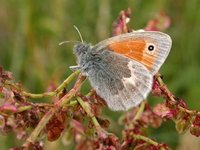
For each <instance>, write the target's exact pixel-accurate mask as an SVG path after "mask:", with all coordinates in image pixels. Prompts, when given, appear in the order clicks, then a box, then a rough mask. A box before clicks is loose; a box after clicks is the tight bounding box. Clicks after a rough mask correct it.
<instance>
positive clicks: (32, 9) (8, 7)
mask: <svg viewBox="0 0 200 150" xmlns="http://www.w3.org/2000/svg"><path fill="white" fill-rule="evenodd" d="M128 7H130V8H131V9H132V16H131V22H130V24H129V26H130V27H133V28H134V29H141V28H144V27H145V25H146V23H147V21H148V20H151V19H153V18H154V17H155V15H156V14H158V13H159V12H160V11H164V12H165V13H166V14H167V15H168V16H169V17H170V18H171V26H170V28H169V29H168V30H167V31H166V32H167V33H168V34H169V35H170V36H171V37H172V40H173V47H172V50H171V53H170V55H169V57H168V59H167V61H166V63H165V64H164V65H163V67H162V69H161V71H160V72H161V74H163V75H164V80H165V82H166V83H167V85H168V86H169V88H170V89H171V90H172V91H173V93H175V95H176V96H178V97H182V98H184V99H185V100H186V102H187V103H188V105H189V107H190V108H192V109H196V110H200V96H199V93H200V78H199V75H200V41H199V40H200V1H199V0H123V1H122V0H121V1H120V0H43V1H42V0H34V1H31V0H1V1H0V64H1V65H2V66H3V67H4V68H5V69H6V70H9V71H11V72H13V74H14V78H15V79H16V81H19V82H21V83H22V84H23V86H24V87H25V88H26V89H27V90H28V91H31V92H33V93H38V92H39V93H40V92H43V91H45V90H46V89H47V87H48V85H49V84H50V83H51V82H54V83H56V84H59V83H61V82H62V81H63V80H64V79H65V78H66V77H67V76H68V75H69V74H70V73H71V71H70V70H69V68H68V67H69V66H71V65H75V64H76V61H75V56H74V55H73V52H72V48H73V44H65V45H62V46H58V43H60V42H61V41H64V40H79V37H78V34H77V32H76V31H75V30H74V28H73V25H76V26H77V27H78V28H79V30H80V32H81V34H82V36H83V38H84V40H85V41H87V42H89V43H93V44H95V43H97V42H98V41H101V40H103V39H105V38H108V37H110V36H111V29H112V23H113V21H114V20H115V19H116V18H117V16H118V14H119V12H120V11H121V10H123V9H127V8H128ZM152 100H153V98H152ZM104 115H105V117H106V118H109V119H110V120H112V125H111V128H110V131H112V132H115V133H117V134H121V133H120V132H119V128H120V129H121V127H120V126H119V125H117V119H118V118H119V115H120V113H113V112H112V111H109V110H106V111H105V112H104ZM149 132H150V133H151V136H152V137H153V138H155V139H156V140H157V141H161V142H164V143H167V144H168V145H169V146H171V147H172V148H173V149H180V150H184V149H185V150H186V149H187V146H185V145H191V146H193V150H196V149H200V140H199V139H197V138H195V137H193V136H190V135H189V134H187V133H186V134H184V135H181V136H179V135H178V133H177V132H176V131H175V127H174V123H172V122H166V123H164V125H163V126H162V127H161V128H159V129H156V130H150V131H149ZM184 140H185V141H184ZM17 143H18V142H17V141H16V140H15V135H12V134H11V135H9V136H1V137H0V149H1V150H4V149H8V147H10V146H16V145H17ZM49 145H51V146H50V147H51V148H48V149H56V147H57V148H58V145H59V147H60V149H62V148H61V147H63V148H64V146H62V144H61V142H54V143H49Z"/></svg>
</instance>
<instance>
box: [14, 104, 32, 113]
mask: <svg viewBox="0 0 200 150" xmlns="http://www.w3.org/2000/svg"><path fill="white" fill-rule="evenodd" d="M31 108H32V106H31V105H29V106H21V107H19V108H18V109H17V110H18V112H23V111H26V110H30V109H31Z"/></svg>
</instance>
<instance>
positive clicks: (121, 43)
mask: <svg viewBox="0 0 200 150" xmlns="http://www.w3.org/2000/svg"><path fill="white" fill-rule="evenodd" d="M171 45H172V40H171V38H170V36H169V35H167V34H165V33H162V32H158V31H143V32H141V31H134V32H131V33H126V34H121V35H118V36H115V37H111V38H108V39H105V40H103V41H101V42H99V43H97V44H96V45H94V46H92V45H91V44H86V43H84V42H79V43H77V44H75V46H74V49H73V51H74V53H75V55H76V57H77V64H78V67H79V68H80V69H81V73H82V74H83V75H85V76H87V77H88V79H89V81H90V83H91V86H92V87H93V88H94V89H95V90H96V92H97V94H98V95H99V96H100V97H101V98H103V99H104V100H105V101H106V103H107V105H108V107H109V108H110V109H111V110H114V111H125V110H128V109H130V108H131V107H134V106H137V105H138V104H140V103H141V102H142V101H143V100H144V99H145V98H146V97H147V95H148V94H149V92H150V91H151V89H152V84H153V76H154V75H155V74H156V73H157V72H158V70H159V69H160V67H161V65H162V64H163V63H164V61H165V59H166V58H167V56H168V54H169V52H170V49H171Z"/></svg>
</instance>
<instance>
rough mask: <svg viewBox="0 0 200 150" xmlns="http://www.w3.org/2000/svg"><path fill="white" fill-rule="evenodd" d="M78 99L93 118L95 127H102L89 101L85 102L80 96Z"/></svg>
mask: <svg viewBox="0 0 200 150" xmlns="http://www.w3.org/2000/svg"><path fill="white" fill-rule="evenodd" d="M77 101H78V102H79V104H80V105H81V106H82V108H83V109H84V110H85V112H86V113H87V115H88V116H89V117H90V118H91V119H92V122H93V124H94V126H95V128H96V129H99V128H100V124H99V122H98V121H97V119H96V117H95V116H94V114H93V113H92V111H91V107H90V105H89V104H88V103H86V102H84V101H83V100H82V99H81V98H80V97H77Z"/></svg>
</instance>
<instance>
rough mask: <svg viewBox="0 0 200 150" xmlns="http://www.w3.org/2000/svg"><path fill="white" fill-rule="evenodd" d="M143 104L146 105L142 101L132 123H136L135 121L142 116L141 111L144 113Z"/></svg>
mask: <svg viewBox="0 0 200 150" xmlns="http://www.w3.org/2000/svg"><path fill="white" fill-rule="evenodd" d="M145 103H146V101H145V100H144V101H143V102H142V103H141V104H140V107H139V109H138V111H137V113H136V115H135V117H134V118H133V121H136V120H138V119H139V118H140V117H141V115H142V113H143V111H144V107H145Z"/></svg>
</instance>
